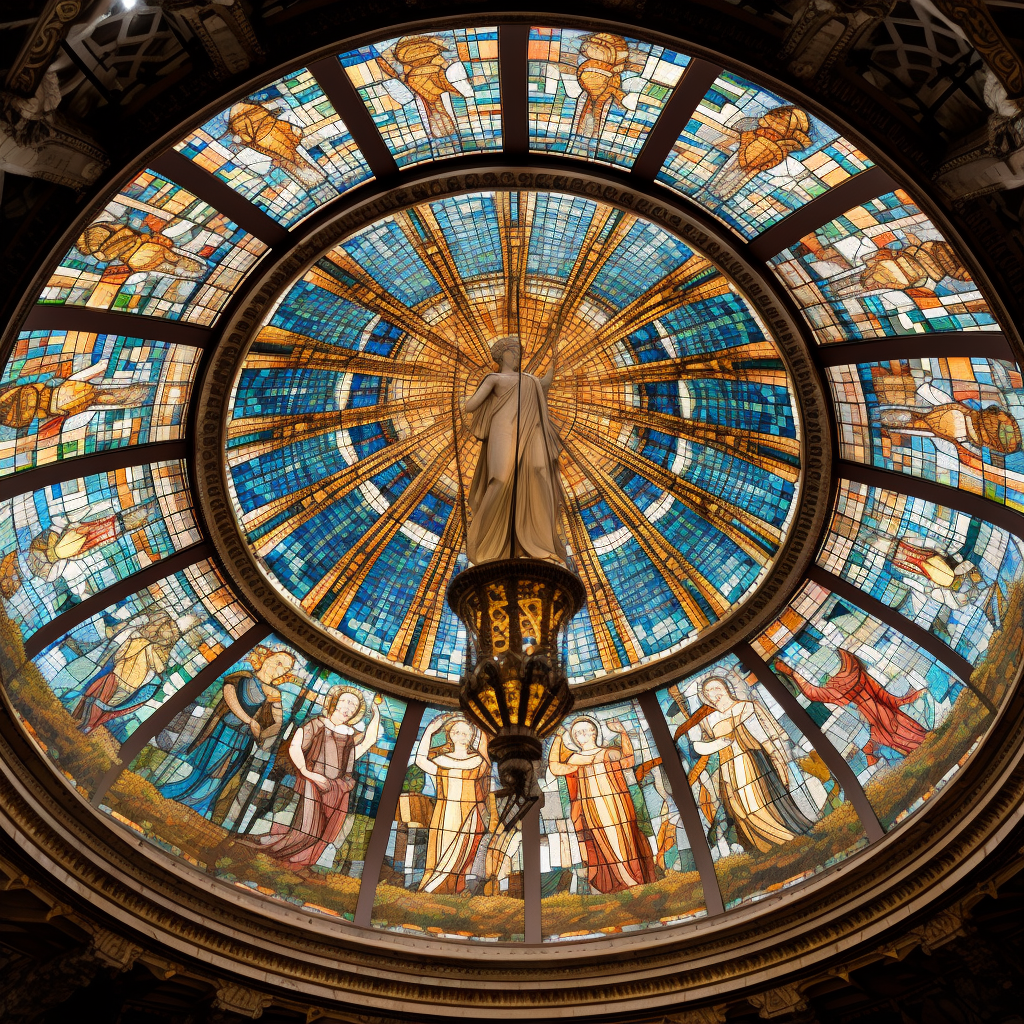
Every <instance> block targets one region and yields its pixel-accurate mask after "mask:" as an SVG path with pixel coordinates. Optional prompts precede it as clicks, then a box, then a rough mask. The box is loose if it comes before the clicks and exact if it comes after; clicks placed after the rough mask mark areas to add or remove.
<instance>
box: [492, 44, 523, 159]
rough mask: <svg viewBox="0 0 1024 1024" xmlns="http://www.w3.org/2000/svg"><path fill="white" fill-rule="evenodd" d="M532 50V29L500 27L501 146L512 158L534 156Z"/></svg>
mask: <svg viewBox="0 0 1024 1024" xmlns="http://www.w3.org/2000/svg"><path fill="white" fill-rule="evenodd" d="M529 48H530V26H529V25H499V26H498V78H499V84H500V87H501V143H502V149H503V151H504V153H505V155H506V156H508V157H511V158H516V157H526V156H528V155H529V152H530V107H529V89H530V81H529V74H528V56H529Z"/></svg>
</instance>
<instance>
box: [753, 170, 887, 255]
mask: <svg viewBox="0 0 1024 1024" xmlns="http://www.w3.org/2000/svg"><path fill="white" fill-rule="evenodd" d="M899 187H900V185H899V182H897V181H894V180H893V179H892V178H891V177H890V176H889V174H888V172H886V171H884V170H882V168H881V167H879V166H878V165H877V164H876V165H875V166H874V167H869V168H868V169H867V170H866V171H861V172H860V174H855V175H854V176H853V177H852V178H847V179H846V181H844V182H843V183H842V184H841V185H836V187H835V188H830V189H829V190H828V191H827V192H823V193H822V194H821V195H820V196H818V197H817V199H812V200H811V201H810V202H809V203H807V204H806V205H805V206H801V207H800V209H799V210H794V211H793V212H792V213H791V214H789V216H787V217H783V218H782V220H780V221H779V222H778V224H773V225H772V226H771V227H770V228H769V229H768V230H767V231H762V232H761V234H759V235H758V236H757V238H755V239H753V240H752V241H751V242H750V244H749V246H748V250H747V251H748V252H749V253H750V256H751V258H752V259H755V260H768V259H771V258H772V256H777V255H778V254H779V253H780V252H782V250H783V249H788V248H789V247H790V246H791V245H794V244H795V243H796V242H799V241H800V239H801V238H803V237H804V236H805V235H809V234H810V233H811V232H812V231H816V230H817V229H818V228H820V227H823V226H824V225H825V224H828V223H829V222H830V221H833V220H835V219H836V217H841V216H842V215H843V214H844V213H846V211H847V210H852V209H853V208H854V207H855V206H861V205H862V204H864V203H867V202H869V201H870V200H872V199H877V198H878V197H879V196H884V195H885V194H886V193H888V192H892V191H893V190H894V189H897V188H899Z"/></svg>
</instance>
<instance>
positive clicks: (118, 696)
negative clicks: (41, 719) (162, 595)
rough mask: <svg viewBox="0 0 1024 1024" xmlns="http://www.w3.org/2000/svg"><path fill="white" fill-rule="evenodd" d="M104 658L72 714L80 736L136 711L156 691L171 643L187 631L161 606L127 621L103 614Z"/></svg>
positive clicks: (88, 681) (158, 687)
mask: <svg viewBox="0 0 1024 1024" xmlns="http://www.w3.org/2000/svg"><path fill="white" fill-rule="evenodd" d="M104 631H105V633H106V636H107V642H106V647H105V651H106V657H105V658H104V659H103V661H102V663H101V664H100V667H99V670H98V671H97V672H96V673H95V674H94V675H93V676H92V677H91V678H90V679H88V680H86V682H85V685H84V687H83V689H82V690H81V691H79V692H81V698H80V699H79V701H78V703H77V704H76V705H75V707H74V709H73V710H72V712H71V714H72V717H74V718H75V719H76V720H77V721H78V722H79V723H80V725H79V728H80V729H81V730H82V732H84V733H90V732H92V731H93V730H94V729H97V728H99V726H101V725H106V724H107V723H108V722H109V721H111V720H112V719H115V718H120V717H121V716H122V715H126V714H128V713H129V712H130V711H134V710H135V709H136V708H138V707H141V706H142V705H143V704H145V703H146V701H148V700H150V699H151V698H152V697H153V696H154V695H155V694H156V692H157V690H159V689H160V686H161V675H162V673H163V672H164V671H165V670H166V668H167V665H168V662H169V660H170V656H171V651H172V649H173V648H174V645H175V644H176V643H177V642H178V641H179V640H180V639H181V637H182V635H183V633H184V632H185V630H184V629H183V628H182V625H181V623H179V622H176V621H175V620H174V619H173V618H172V617H171V616H170V615H169V614H168V613H167V612H166V611H165V610H164V609H163V608H159V607H151V608H149V609H147V610H146V611H144V612H140V613H139V614H138V615H134V616H132V617H131V618H129V619H128V620H127V621H123V620H120V619H118V618H116V617H115V616H113V615H109V614H107V613H104Z"/></svg>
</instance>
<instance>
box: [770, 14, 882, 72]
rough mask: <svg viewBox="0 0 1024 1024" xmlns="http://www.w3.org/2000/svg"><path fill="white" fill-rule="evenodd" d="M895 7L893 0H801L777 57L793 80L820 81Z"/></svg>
mask: <svg viewBox="0 0 1024 1024" xmlns="http://www.w3.org/2000/svg"><path fill="white" fill-rule="evenodd" d="M895 6H896V0H804V3H803V5H802V6H801V7H800V9H799V10H798V11H797V12H796V14H795V15H794V17H793V21H792V22H791V23H790V26H789V29H788V30H787V32H786V37H785V39H784V40H783V43H782V50H781V52H780V53H779V56H780V57H781V58H782V59H783V60H785V61H787V62H788V64H789V70H790V71H791V72H792V73H793V74H794V75H796V77H797V78H802V79H804V80H810V79H814V78H821V77H822V76H824V74H825V73H826V72H827V71H828V70H829V68H831V67H832V65H833V64H835V63H836V62H837V61H839V60H840V58H843V57H845V56H846V54H847V53H848V52H849V51H850V50H851V49H853V47H854V46H856V44H857V43H858V41H859V40H860V39H861V38H862V37H863V36H864V35H866V34H867V33H868V32H869V31H870V30H871V29H873V28H874V27H875V25H877V24H878V22H879V21H881V19H882V18H884V17H886V16H887V15H888V14H890V13H891V12H892V9H893V7H895Z"/></svg>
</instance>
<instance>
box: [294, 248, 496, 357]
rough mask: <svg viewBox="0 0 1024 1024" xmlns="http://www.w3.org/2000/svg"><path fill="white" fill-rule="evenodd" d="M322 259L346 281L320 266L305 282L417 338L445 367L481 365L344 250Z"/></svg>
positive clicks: (309, 273) (333, 251)
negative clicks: (442, 359) (343, 275)
mask: <svg viewBox="0 0 1024 1024" xmlns="http://www.w3.org/2000/svg"><path fill="white" fill-rule="evenodd" d="M324 259H326V260H330V262H331V263H333V264H334V265H335V266H336V267H337V268H338V269H339V270H341V271H342V272H343V273H344V274H345V275H346V276H347V277H348V278H349V280H348V281H347V282H345V283H342V282H341V281H338V280H337V279H336V278H334V277H332V276H331V275H330V274H328V273H327V271H326V270H324V269H323V268H321V267H318V266H315V265H314V266H313V267H311V268H310V269H309V271H308V273H307V274H306V277H305V280H307V281H312V282H313V283H315V284H317V285H319V286H320V287H321V288H323V289H324V290H325V291H329V292H331V294H333V295H338V296H340V297H341V298H343V299H348V300H349V302H353V303H355V304H356V305H359V306H362V307H363V308H364V309H368V310H370V312H371V313H376V314H377V315H378V316H379V317H381V318H382V319H384V320H386V321H387V322H388V323H389V324H393V325H394V326H395V327H398V328H399V329H401V330H402V331H404V332H405V333H406V334H408V335H411V336H412V337H414V338H418V339H419V340H420V341H422V342H424V343H425V344H426V346H427V347H428V348H431V349H434V350H435V351H436V352H437V353H439V354H440V355H441V356H443V357H444V362H445V365H449V366H450V364H451V363H452V362H453V361H455V362H464V363H470V364H472V365H474V366H477V367H482V364H481V363H479V362H478V361H477V360H476V359H474V358H473V357H472V356H471V355H470V354H469V353H468V352H464V351H463V350H462V349H460V348H459V346H458V345H457V344H456V342H455V341H454V339H452V338H450V337H446V336H445V335H443V334H441V333H440V332H439V331H437V330H436V329H435V328H433V327H431V325H430V324H429V323H427V321H426V320H424V319H423V317H422V316H420V314H419V313H417V312H416V311H415V310H413V309H410V308H409V307H408V306H407V305H405V303H403V302H399V301H398V299H396V298H395V297H394V296H393V295H391V294H390V293H389V292H388V291H387V290H386V289H385V288H383V287H382V286H381V285H379V284H378V283H377V282H376V281H375V280H374V279H373V278H372V277H371V276H370V275H369V274H367V273H366V271H365V270H364V269H363V268H362V267H361V266H360V265H359V264H358V263H357V262H356V261H355V260H354V259H353V258H352V257H351V256H349V254H348V253H347V252H345V251H344V250H343V249H334V250H332V251H331V252H329V253H328V254H327V255H326V256H325V257H324Z"/></svg>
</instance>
